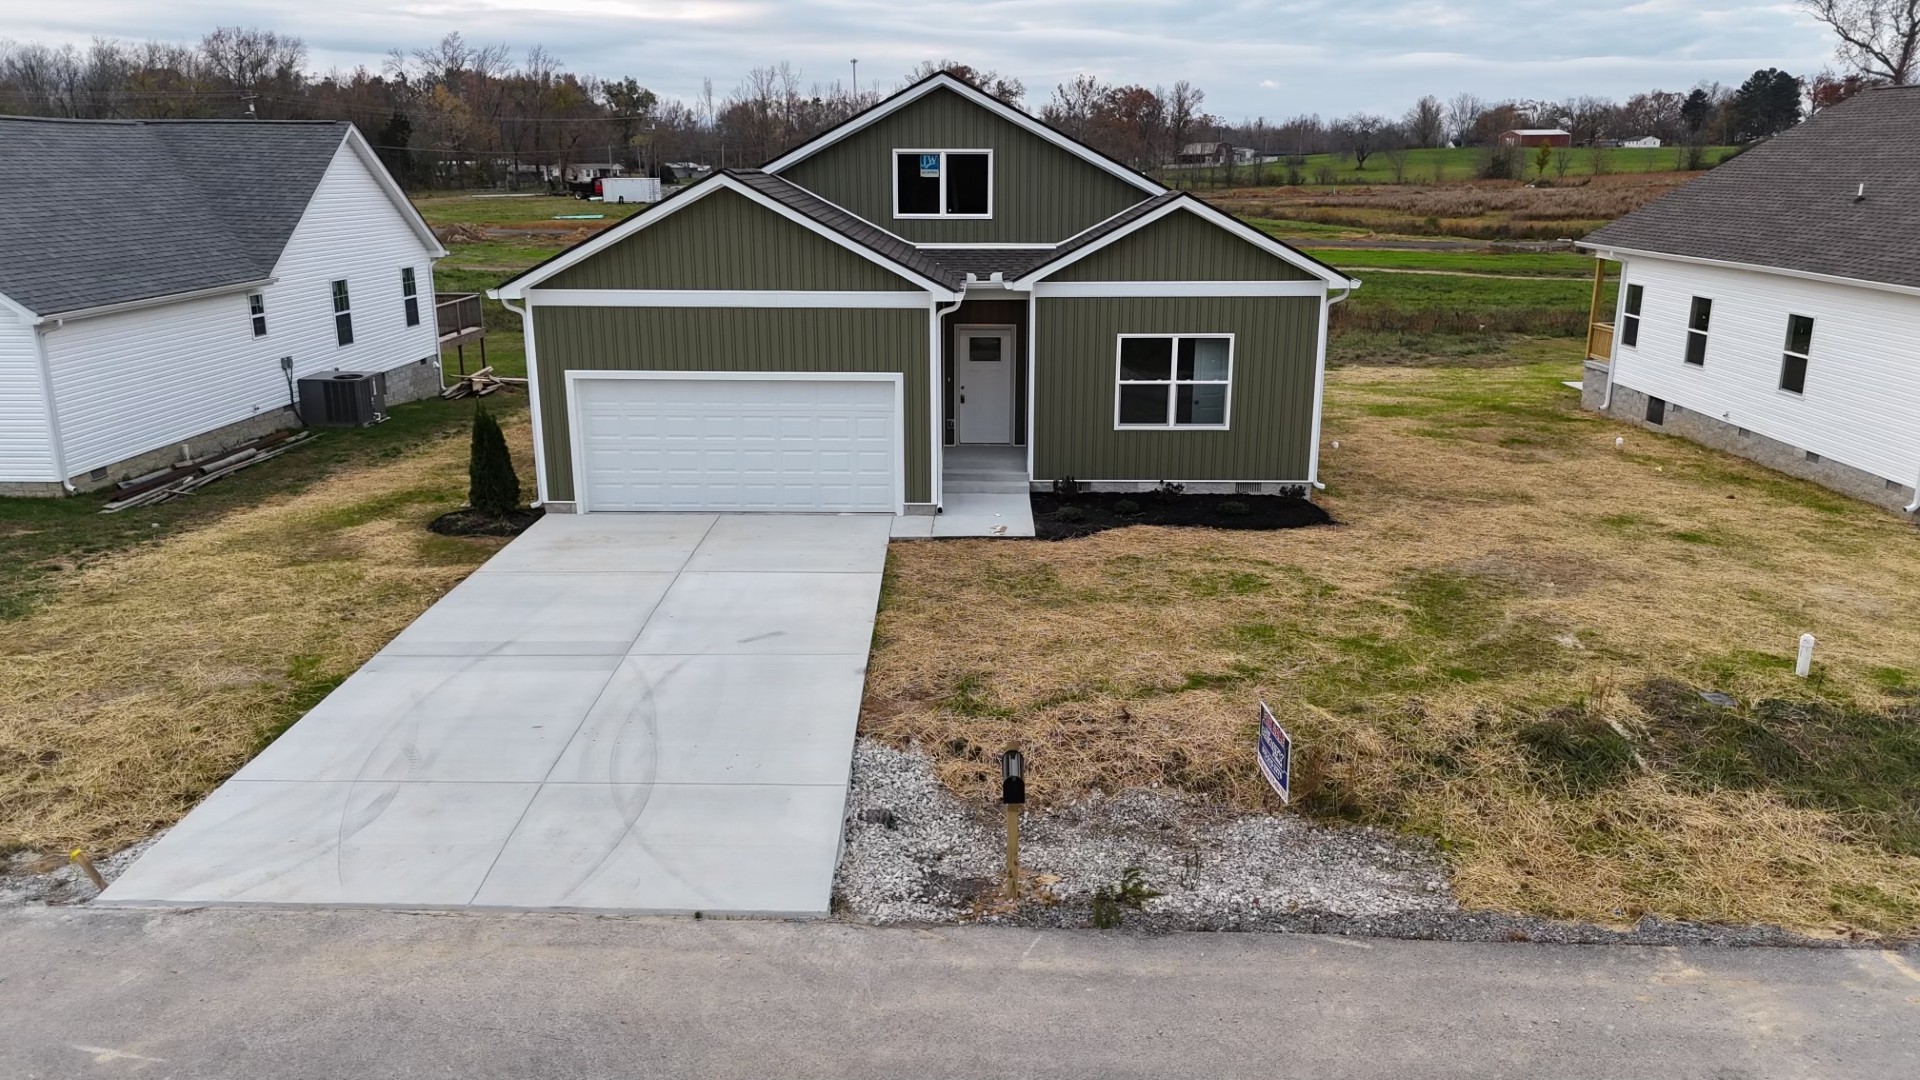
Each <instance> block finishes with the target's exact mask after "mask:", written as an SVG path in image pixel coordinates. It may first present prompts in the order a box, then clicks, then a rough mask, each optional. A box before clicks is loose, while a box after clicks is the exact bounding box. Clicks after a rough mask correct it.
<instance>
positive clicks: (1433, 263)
mask: <svg viewBox="0 0 1920 1080" xmlns="http://www.w3.org/2000/svg"><path fill="white" fill-rule="evenodd" d="M1302 250H1304V251H1306V253H1307V254H1309V255H1312V256H1313V257H1314V258H1316V259H1319V260H1320V261H1321V262H1324V263H1327V264H1328V265H1331V266H1337V267H1339V268H1340V269H1342V270H1355V271H1357V270H1362V269H1368V268H1372V269H1392V270H1432V271H1437V272H1444V273H1449V274H1483V275H1505V276H1510V277H1540V278H1574V279H1578V280H1580V281H1584V282H1586V283H1587V284H1588V287H1589V288H1591V287H1592V281H1593V260H1592V259H1590V258H1588V257H1586V256H1584V255H1571V254H1562V253H1559V252H1549V251H1511V252H1508V251H1415V250H1399V249H1395V248H1312V247H1308V248H1303V249H1302Z"/></svg>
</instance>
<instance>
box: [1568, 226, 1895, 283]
mask: <svg viewBox="0 0 1920 1080" xmlns="http://www.w3.org/2000/svg"><path fill="white" fill-rule="evenodd" d="M1574 246H1575V247H1581V248H1586V249H1587V250H1588V251H1591V252H1593V253H1594V255H1595V256H1596V257H1598V258H1602V259H1606V260H1608V261H1609V262H1625V261H1626V259H1625V258H1622V256H1627V257H1631V258H1635V259H1663V260H1666V261H1667V262H1677V263H1689V264H1691V265H1694V266H1717V267H1722V268H1725V269H1728V270H1750V271H1752V272H1754V273H1756V274H1774V275H1776V276H1779V277H1790V278H1799V279H1800V280H1802V281H1820V282H1825V283H1827V284H1829V285H1848V286H1851V287H1853V288H1856V289H1874V290H1877V291H1879V292H1890V293H1899V294H1901V295H1903V296H1920V286H1913V285H1895V284H1893V283H1892V282H1888V281H1868V280H1867V279H1865V278H1850V277H1841V276H1840V275H1838V274H1821V273H1816V272H1815V271H1812V270H1793V269H1789V268H1787V267H1784V266H1762V265H1760V264H1759V263H1744V262H1734V261H1733V260H1731V259H1707V258H1702V257H1700V256H1698V255H1673V254H1669V253H1667V252H1664V251H1642V250H1640V249H1638V248H1623V247H1612V246H1610V245H1607V244H1589V243H1587V242H1586V241H1585V240H1578V241H1575V242H1574Z"/></svg>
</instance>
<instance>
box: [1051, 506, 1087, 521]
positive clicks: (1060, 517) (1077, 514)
mask: <svg viewBox="0 0 1920 1080" xmlns="http://www.w3.org/2000/svg"><path fill="white" fill-rule="evenodd" d="M1053 518H1054V520H1055V521H1085V520H1087V512H1086V511H1085V510H1082V509H1080V508H1079V507H1077V506H1063V507H1061V508H1060V509H1058V510H1055V511H1054V512H1053Z"/></svg>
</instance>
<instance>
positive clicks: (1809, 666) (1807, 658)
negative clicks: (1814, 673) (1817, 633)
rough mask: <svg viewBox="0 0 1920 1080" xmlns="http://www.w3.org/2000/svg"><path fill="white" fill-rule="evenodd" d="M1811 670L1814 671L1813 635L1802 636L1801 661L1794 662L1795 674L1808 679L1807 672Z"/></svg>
mask: <svg viewBox="0 0 1920 1080" xmlns="http://www.w3.org/2000/svg"><path fill="white" fill-rule="evenodd" d="M1811 670H1813V635H1812V634H1801V635H1800V659H1798V660H1796V661H1794V665H1793V673H1794V674H1795V675H1798V676H1800V677H1801V678H1803V679H1804V678H1806V677H1807V672H1809V671H1811Z"/></svg>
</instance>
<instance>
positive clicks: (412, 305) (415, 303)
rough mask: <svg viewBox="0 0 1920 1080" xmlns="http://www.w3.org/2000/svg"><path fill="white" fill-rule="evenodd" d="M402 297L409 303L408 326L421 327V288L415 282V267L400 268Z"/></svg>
mask: <svg viewBox="0 0 1920 1080" xmlns="http://www.w3.org/2000/svg"><path fill="white" fill-rule="evenodd" d="M400 295H401V296H403V297H405V298H406V302H407V325H408V326H419V325H420V288H419V286H417V285H415V284H414V282H413V267H411V266H403V267H401V268H400Z"/></svg>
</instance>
